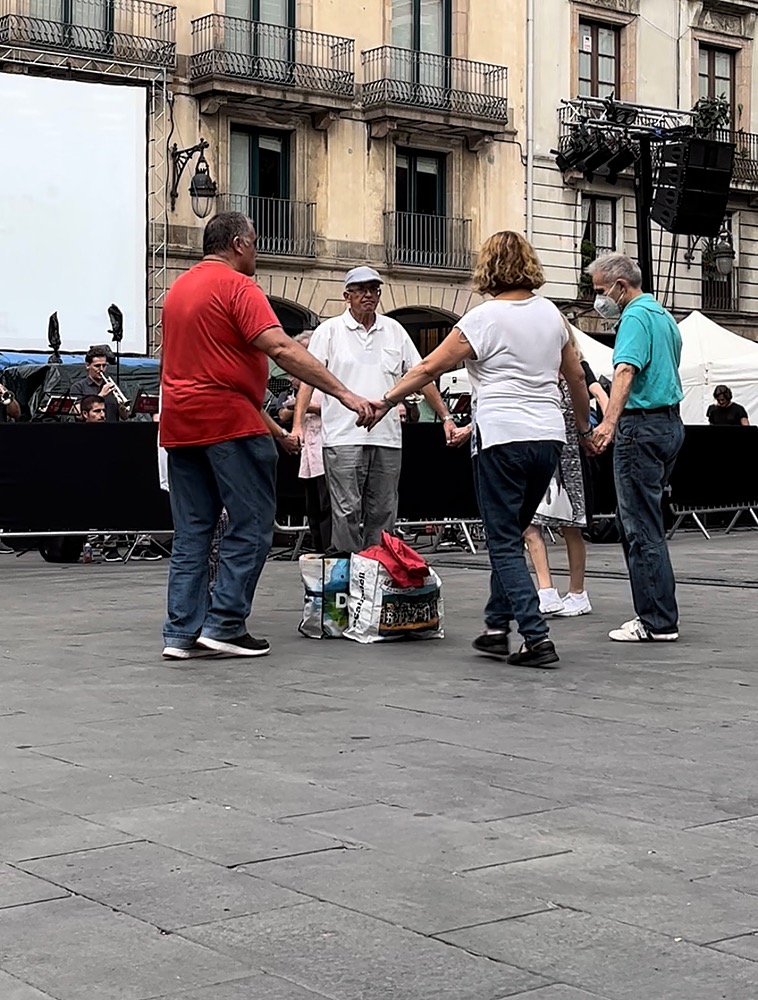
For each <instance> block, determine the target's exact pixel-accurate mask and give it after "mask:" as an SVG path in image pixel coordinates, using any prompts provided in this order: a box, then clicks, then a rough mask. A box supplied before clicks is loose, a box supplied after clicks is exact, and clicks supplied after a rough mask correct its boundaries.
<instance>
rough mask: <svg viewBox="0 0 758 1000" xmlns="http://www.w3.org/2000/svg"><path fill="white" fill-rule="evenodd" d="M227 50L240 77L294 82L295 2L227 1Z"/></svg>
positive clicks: (288, 0) (278, 0)
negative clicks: (293, 29)
mask: <svg viewBox="0 0 758 1000" xmlns="http://www.w3.org/2000/svg"><path fill="white" fill-rule="evenodd" d="M225 9H226V15H227V20H226V21H225V22H224V47H225V49H226V51H227V52H228V53H229V54H230V58H231V59H232V61H233V62H234V64H235V73H236V74H237V75H243V76H249V77H251V78H252V79H254V80H268V81H271V82H275V83H292V81H293V77H294V62H295V44H294V37H293V34H294V33H293V31H292V28H293V27H294V25H295V2H294V0H226V8H225Z"/></svg>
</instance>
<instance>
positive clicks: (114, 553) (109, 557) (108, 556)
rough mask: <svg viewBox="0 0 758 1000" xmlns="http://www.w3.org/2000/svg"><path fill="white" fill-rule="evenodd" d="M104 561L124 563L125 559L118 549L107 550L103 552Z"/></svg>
mask: <svg viewBox="0 0 758 1000" xmlns="http://www.w3.org/2000/svg"><path fill="white" fill-rule="evenodd" d="M103 561H104V562H123V561H124V557H123V556H122V555H121V553H120V552H119V551H118V549H106V550H105V551H104V552H103Z"/></svg>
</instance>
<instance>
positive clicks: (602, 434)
mask: <svg viewBox="0 0 758 1000" xmlns="http://www.w3.org/2000/svg"><path fill="white" fill-rule="evenodd" d="M615 433H616V427H615V425H614V424H609V423H607V422H606V421H603V423H602V424H599V425H598V426H597V427H596V428H595V430H594V431H593V432H592V434H591V435H590V437H588V438H587V439H586V441H587V448H588V449H589V451H591V452H592V454H593V455H602V454H603V452H604V451H605V450H606V448H607V447H608V445H609V444H611V442H612V441H613V436H614V434H615Z"/></svg>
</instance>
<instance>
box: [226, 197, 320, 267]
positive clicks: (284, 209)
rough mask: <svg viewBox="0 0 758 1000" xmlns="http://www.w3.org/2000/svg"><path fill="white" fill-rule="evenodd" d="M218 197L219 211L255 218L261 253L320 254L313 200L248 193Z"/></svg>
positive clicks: (259, 251) (284, 254) (303, 255)
mask: <svg viewBox="0 0 758 1000" xmlns="http://www.w3.org/2000/svg"><path fill="white" fill-rule="evenodd" d="M217 200H218V210H219V212H242V213H243V214H244V215H247V216H248V218H250V219H252V221H253V225H254V226H255V231H256V233H257V235H258V240H257V249H258V253H261V254H278V255H282V256H288V257H292V256H294V257H315V256H316V236H315V230H314V225H313V218H314V210H315V205H314V203H313V202H310V201H290V200H289V198H261V197H258V196H257V195H247V194H223V195H219V197H218V199H217Z"/></svg>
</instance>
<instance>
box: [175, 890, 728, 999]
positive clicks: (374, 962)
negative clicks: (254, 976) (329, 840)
mask: <svg viewBox="0 0 758 1000" xmlns="http://www.w3.org/2000/svg"><path fill="white" fill-rule="evenodd" d="M182 933H183V934H185V935H187V936H188V937H189V938H190V939H191V940H193V941H199V942H201V943H202V944H204V945H206V946H207V947H209V948H215V949H218V951H220V952H222V953H224V954H226V955H230V956H232V957H233V958H238V959H240V960H242V961H251V962H253V963H254V964H256V965H258V966H260V967H261V968H263V969H264V970H265V971H267V972H272V973H275V974H279V975H282V976H286V977H287V978H288V979H291V980H292V981H294V982H296V983H298V985H301V986H305V987H306V988H308V989H313V990H315V991H316V992H322V993H325V994H326V995H327V996H329V997H331V998H333V1000H355V998H356V997H360V998H361V1000H387V998H388V997H392V998H393V1000H501V998H503V997H507V996H511V995H512V994H514V993H518V992H524V991H525V990H527V989H531V988H534V987H537V986H542V985H545V984H546V980H545V979H543V978H541V977H540V976H537V975H534V974H532V973H531V972H526V971H523V969H519V968H515V967H514V966H510V965H508V964H506V963H505V962H500V961H498V962H491V961H488V960H487V959H485V958H477V957H475V956H473V955H469V954H468V953H467V952H465V951H463V950H461V949H458V948H449V947H447V946H445V945H444V944H442V943H441V942H439V941H433V940H431V939H430V938H428V937H424V936H422V935H419V934H414V933H412V932H411V931H407V930H402V929H400V928H398V927H393V926H392V925H391V924H388V923H385V922H384V921H381V920H374V919H372V918H370V917H367V916H364V915H363V914H361V913H356V912H353V911H348V910H344V909H341V908H340V907H337V906H331V905H329V904H326V903H310V904H308V905H306V906H295V907H292V908H291V909H288V910H279V911H274V912H272V913H267V914H260V915H258V916H255V917H239V918H238V919H236V920H224V921H222V922H220V923H215V924H206V925H204V926H203V927H194V928H192V929H191V930H188V931H183V932H182ZM734 961H736V960H734Z"/></svg>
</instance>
